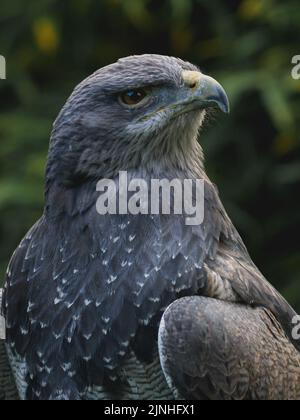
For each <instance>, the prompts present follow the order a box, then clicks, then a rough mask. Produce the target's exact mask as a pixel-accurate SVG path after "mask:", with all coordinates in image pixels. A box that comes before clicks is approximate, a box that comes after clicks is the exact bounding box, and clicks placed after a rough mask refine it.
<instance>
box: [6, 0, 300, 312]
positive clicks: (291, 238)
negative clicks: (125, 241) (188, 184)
mask: <svg viewBox="0 0 300 420" xmlns="http://www.w3.org/2000/svg"><path fill="white" fill-rule="evenodd" d="M0 27H1V33H0V54H1V55H4V56H5V57H6V60H7V80H5V81H4V80H0V98H1V100H0V176H1V180H0V279H2V278H3V276H4V272H5V268H6V266H7V263H8V260H9V258H10V256H11V254H12V252H13V251H14V249H15V247H16V246H17V245H18V243H19V241H20V239H21V238H22V237H23V235H24V234H25V232H26V231H27V230H28V229H29V228H30V226H31V225H32V224H33V223H34V221H35V220H36V219H37V218H39V217H40V215H41V213H42V209H43V174H44V166H45V161H46V154H47V147H48V142H49V133H50V130H51V126H52V123H53V120H54V118H55V117H56V115H57V113H58V111H59V110H60V108H61V106H62V105H63V103H64V101H65V100H66V98H67V97H68V95H69V94H70V92H71V90H72V89H73V87H74V85H76V84H77V83H78V82H79V81H81V80H82V79H83V78H85V77H86V76H88V75H89V74H90V73H91V72H93V71H94V70H96V69H97V68H99V67H101V66H103V65H106V64H108V63H110V62H112V61H115V60H116V59H117V58H119V57H121V56H126V55H129V54H139V53H149V52H151V53H161V54H168V55H175V56H180V57H181V58H184V59H187V60H190V61H192V62H194V63H196V64H198V65H200V66H201V68H202V69H203V71H205V72H207V73H209V74H211V75H212V76H214V77H216V78H218V79H219V80H220V81H221V82H222V83H223V85H224V86H225V88H226V90H227V91H228V94H229V96H230V99H231V103H232V113H231V116H230V117H229V118H228V117H223V116H220V117H219V116H218V117H217V118H216V119H214V120H212V121H211V122H210V123H209V124H208V125H207V127H206V130H205V134H204V135H203V136H202V139H201V142H202V143H203V147H204V150H205V152H206V156H207V169H208V172H209V175H210V177H211V178H212V179H213V180H214V181H215V182H216V183H217V184H218V186H219V189H220V192H221V195H222V199H223V201H224V203H225V205H226V208H227V209H228V212H229V214H230V216H231V217H232V219H233V220H234V222H235V224H236V225H237V227H238V228H239V231H240V232H241V234H242V236H243V237H244V239H245V242H246V243H247V246H248V247H249V250H250V252H251V254H252V256H253V258H254V260H255V261H256V263H257V264H258V265H259V267H260V268H261V270H262V271H263V272H264V274H265V275H266V276H267V277H268V279H269V280H270V281H271V282H272V283H273V284H275V286H276V287H278V288H279V289H280V291H282V293H283V294H284V295H285V297H286V298H287V299H288V300H289V301H290V302H291V303H292V304H293V305H295V306H296V309H297V310H299V311H300V247H299V227H300V200H299V194H300V141H299V140H300V139H299V131H300V80H298V81H296V80H293V79H292V77H291V70H292V64H291V60H292V57H293V56H294V55H297V54H300V4H299V0H284V1H282V0H226V1H224V0H160V1H157V0H156V1H154V0H63V1H62V0H39V1H34V0H28V1H24V0H1V15H0Z"/></svg>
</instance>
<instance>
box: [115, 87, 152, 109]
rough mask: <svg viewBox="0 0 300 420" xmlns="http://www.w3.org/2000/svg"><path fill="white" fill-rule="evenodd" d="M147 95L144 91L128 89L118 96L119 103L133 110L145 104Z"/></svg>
mask: <svg viewBox="0 0 300 420" xmlns="http://www.w3.org/2000/svg"><path fill="white" fill-rule="evenodd" d="M148 93H149V92H147V91H146V90H145V89H129V90H127V91H125V92H123V93H121V94H120V96H119V101H120V102H121V104H122V105H125V106H127V107H130V108H134V107H136V106H138V105H140V104H141V103H143V102H145V100H146V99H147V96H148Z"/></svg>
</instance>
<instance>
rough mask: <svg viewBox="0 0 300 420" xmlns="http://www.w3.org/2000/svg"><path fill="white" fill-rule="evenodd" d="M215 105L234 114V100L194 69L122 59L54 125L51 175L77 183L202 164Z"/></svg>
mask: <svg viewBox="0 0 300 420" xmlns="http://www.w3.org/2000/svg"><path fill="white" fill-rule="evenodd" d="M210 107H218V108H220V109H221V110H222V111H224V112H228V111H229V103H228V98H227V96H226V93H225V91H224V89H223V88H222V86H221V85H220V84H219V83H218V82H217V81H215V80H214V79H212V78H211V77H208V76H205V75H204V74H202V73H201V72H200V70H199V69H198V68H197V67H195V66H194V65H192V64H190V63H187V62H184V61H182V60H180V59H177V58H173V57H166V56H159V55H143V56H132V57H128V58H124V59H121V60H119V61H118V62H116V63H114V64H111V65H109V66H107V67H104V68H102V69H100V70H99V71H97V72H96V73H95V74H93V75H92V76H90V77H89V78H87V79H86V80H84V81H83V82H82V83H81V84H80V85H79V86H77V87H76V89H75V90H74V92H73V94H72V95H71V97H70V98H69V100H68V101H67V103H66V105H65V106H64V108H63V109H62V111H61V113H60V115H59V116H58V118H57V120H56V122H55V124H54V130H53V134H52V140H51V145H50V153H49V162H48V171H47V176H48V178H51V177H52V178H54V177H56V178H57V177H59V179H60V180H61V181H62V182H67V183H72V182H73V183H74V182H78V180H79V179H86V178H91V177H93V178H97V179H99V178H101V177H112V176H114V175H115V174H116V173H118V172H119V171H120V170H130V169H138V168H143V169H145V170H149V171H152V172H154V173H156V174H157V173H158V172H160V171H161V170H167V169H168V168H175V169H177V170H184V169H185V168H188V167H190V166H191V167H192V166H195V165H196V166H197V165H201V159H202V154H201V147H200V146H199V144H198V142H197V134H198V132H199V128H200V127H201V125H202V123H203V120H204V117H205V113H206V110H207V108H210Z"/></svg>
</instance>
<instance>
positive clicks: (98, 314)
mask: <svg viewBox="0 0 300 420" xmlns="http://www.w3.org/2000/svg"><path fill="white" fill-rule="evenodd" d="M140 88H143V89H145V91H146V92H147V95H148V97H149V99H148V100H147V101H146V102H145V103H141V105H139V106H136V107H131V108H130V107H127V106H124V105H123V104H121V103H120V94H122V93H123V92H126V91H128V90H130V89H140ZM216 105H218V106H219V107H220V108H221V109H223V110H226V109H227V107H228V103H227V99H226V95H225V93H224V91H223V89H222V88H221V87H220V86H219V85H218V84H217V82H215V81H213V80H212V79H209V78H205V77H204V76H202V75H201V73H199V70H198V68H197V67H195V66H193V65H191V64H189V63H185V62H183V61H182V60H179V59H175V58H170V57H162V56H154V55H146V56H137V57H129V58H126V59H122V60H120V61H119V62H117V63H115V64H112V65H110V66H108V67H105V68H103V69H100V70H99V71H98V72H96V73H95V74H94V75H92V76H91V77H90V78H88V79H86V80H85V81H84V82H82V83H81V84H80V85H79V86H78V87H77V88H76V89H75V91H74V92H73V94H72V96H71V97H70V99H69V100H68V101H67V103H66V105H65V107H64V108H63V110H62V111H61V113H60V115H59V117H58V119H57V120H56V122H55V124H54V128H53V133H52V137H51V143H50V150H49V157H48V164H47V171H46V193H45V211H44V214H43V216H42V218H41V219H40V220H39V221H38V222H37V223H36V225H35V226H34V227H33V228H32V229H31V231H30V232H29V233H28V235H27V236H26V237H25V239H24V240H23V241H22V242H21V244H20V246H19V248H18V249H17V250H16V252H15V254H14V256H13V258H12V260H11V263H10V265H9V269H8V272H7V278H6V286H5V294H4V305H3V312H4V316H5V318H6V327H7V340H6V347H7V351H8V355H9V358H10V363H11V366H12V369H13V372H14V374H15V377H16V379H17V386H18V389H19V393H20V396H21V397H22V398H26V399H93V398H102V399H114V398H115V399H120V398H124V399H126V398H137V399H141V398H145V399H154V398H159V395H160V396H163V397H164V398H166V399H172V398H174V399H175V398H177V397H178V390H179V394H182V395H184V397H185V398H187V399H189V398H193V397H197V398H198V397H199V398H210V397H212V398H216V397H220V398H223V397H227V395H228V394H227V391H226V390H224V393H220V392H218V391H216V392H211V391H209V392H208V391H207V389H206V388H205V387H203V386H202V384H203V381H202V379H203V372H204V370H203V369H205V367H207V371H208V374H210V372H209V370H210V367H211V364H210V360H208V362H207V364H206V365H205V366H203V368H201V363H202V353H201V351H202V350H201V346H200V347H199V341H198V339H199V337H203V339H204V342H203V345H206V346H207V347H209V346H211V347H210V353H209V356H207V357H208V358H209V357H210V356H211V357H214V356H213V355H214V345H215V343H217V344H218V350H220V351H221V352H222V345H226V346H227V342H229V344H230V345H231V349H232V351H231V350H230V352H229V353H225V355H224V358H225V359H224V360H222V361H221V362H220V365H219V366H218V365H216V366H215V368H216V372H217V373H216V374H212V381H216V384H213V385H214V387H215V388H216V389H217V390H219V387H220V386H221V384H220V383H219V382H218V381H219V380H220V381H223V380H224V377H222V375H221V376H220V373H218V369H221V372H222V369H223V365H224V363H225V364H226V366H227V361H226V357H227V354H228V355H229V356H228V357H231V356H232V357H236V359H237V360H239V358H240V359H241V360H242V359H243V358H246V359H247V354H246V353H245V352H244V351H243V347H241V348H239V346H241V344H242V343H241V340H242V339H241V338H240V333H241V331H242V332H244V330H245V325H246V324H247V323H253V325H249V330H250V331H251V334H252V332H253V336H252V335H251V336H250V338H251V337H253V339H249V345H250V346H253V349H259V350H260V351H261V352H262V355H261V358H260V359H259V360H258V361H257V363H258V364H260V363H265V360H266V358H265V357H264V354H265V352H266V351H269V349H268V347H267V346H264V347H262V346H261V345H260V337H261V336H264V340H267V342H268V343H269V347H270V351H271V350H272V348H273V346H272V344H273V341H276V344H277V343H279V344H278V346H279V347H280V349H281V352H280V351H279V352H278V355H277V357H278V358H279V359H280V360H281V358H282V357H285V350H286V352H290V353H289V354H291V357H292V358H293V361H295V365H296V364H297V363H298V362H296V361H297V360H298V359H297V358H298V352H297V351H296V349H295V347H294V346H293V344H292V341H291V340H292V339H291V320H292V317H293V316H294V315H295V313H294V311H293V310H292V308H291V307H290V306H289V305H288V304H287V303H286V301H285V300H284V299H283V298H282V297H281V296H280V295H279V293H278V292H277V291H276V290H275V289H274V288H273V287H272V286H271V285H270V284H269V283H268V282H267V281H266V280H265V279H264V277H263V276H262V274H261V273H260V272H259V271H258V270H257V268H256V267H255V266H254V264H253V263H252V261H251V259H250V257H249V255H248V253H247V250H246V248H245V246H244V244H243V242H242V240H241V238H240V236H239V235H238V233H237V232H236V230H235V228H234V226H233V225H232V223H231V221H230V219H229V218H228V216H227V214H226V212H225V210H224V208H223V206H222V204H221V202H220V199H219V196H218V193H217V190H216V188H215V186H214V185H213V184H212V183H211V181H210V180H209V179H208V177H207V175H206V174H205V170H204V164H203V153H202V149H201V147H200V144H199V142H198V131H199V128H200V127H201V125H202V122H203V120H204V117H205V109H206V108H207V107H210V106H216ZM124 170H126V171H128V174H129V177H130V178H132V179H133V178H142V179H144V180H146V181H147V182H148V184H149V183H150V182H151V179H153V178H154V179H164V178H166V179H169V180H171V179H173V178H178V179H180V180H182V181H183V180H184V179H186V178H192V179H196V178H198V179H203V180H204V183H205V215H204V222H203V223H202V224H201V225H199V226H187V225H186V224H185V215H172V214H171V215H141V214H140V215H137V216H134V215H105V216H100V215H99V214H98V213H97V211H96V201H97V198H98V196H99V194H98V193H97V191H96V185H97V182H98V181H99V180H100V179H103V178H111V179H114V180H115V181H117V180H118V176H119V171H124ZM197 295H198V296H202V298H201V300H199V301H197V300H195V299H196V298H191V300H184V301H179V302H178V305H179V306H174V307H173V306H171V307H169V305H171V304H172V303H173V302H174V301H176V300H178V299H180V298H183V297H189V296H197ZM205 297H207V298H209V299H206V298H205ZM211 298H214V299H218V300H220V301H228V302H230V303H223V302H222V303H219V306H218V305H216V307H215V308H213V307H212V306H211V305H213V303H211V302H215V301H211ZM199 299H200V298H199ZM182 302H184V304H182ZM214 304H215V303H214ZM167 307H169V308H168V310H167V312H166V313H165V315H164V318H163V323H162V325H161V330H160V331H161V333H160V347H159V351H160V354H159V353H158V344H157V338H158V328H159V324H160V320H161V318H162V315H163V314H164V311H165V310H166V308H167ZM260 307H262V308H264V309H252V308H260ZM178 308H180V312H181V316H182V318H181V317H177V312H178ZM194 308H196V309H197V311H196V312H195V319H194V317H193V315H192V313H193V309H194ZM207 308H208V309H207ZM212 309H214V310H216V311H217V312H216V314H215V317H212V323H219V324H218V328H217V329H216V330H215V329H214V328H212V330H211V331H208V332H209V333H210V334H215V335H216V337H214V336H213V337H212V339H211V341H209V340H210V339H209V337H207V336H206V335H205V334H204V333H203V331H202V329H201V327H202V325H198V324H199V323H198V320H199V319H200V320H201V317H202V318H203V319H204V321H205V322H206V320H207V319H208V317H209V316H210V315H211V314H212V313H214V311H213V310H212ZM210 311H211V312H210ZM218 311H219V312H218ZM224 311H227V312H229V313H231V314H232V315H231V316H232V318H231V319H229V321H230V322H228V323H226V322H225V321H224V335H223V336H222V335H220V334H219V331H220V322H221V320H220V318H219V317H218V316H221V319H222V314H223V312H224ZM196 313H197V314H198V315H197V317H196ZM248 313H250V314H252V313H253V315H251V316H248ZM174 314H175V315H174ZM173 316H175V318H174V317H173ZM189 317H190V318H189ZM177 319H178V322H177V321H176V320H177ZM272 319H273V320H274V322H273V323H271V324H270V322H271V321H270V320H272ZM275 320H276V321H275ZM175 321H176V322H175ZM174 322H175V323H174ZM181 322H182V323H181ZM231 322H232V323H236V329H235V328H232V329H231V326H230V323H231ZM173 324H174V325H173ZM190 324H191V325H192V327H193V329H192V330H191V334H188V332H189V328H188V325H190ZM200 324H201V322H200ZM208 325H210V324H208ZM268 325H270V326H269V327H268ZM264 328H268V331H271V330H272V328H275V331H276V333H277V332H278V331H279V330H280V332H278V334H279V339H278V335H275V336H274V334H271V333H270V335H269V337H268V336H267V338H266V336H265V335H264V331H263V329H264ZM221 329H222V328H221ZM169 330H171V331H174V335H171V337H170V336H169ZM182 332H184V334H182ZM206 332H207V331H206ZM285 334H286V336H288V337H289V339H288V338H287V337H286V336H285ZM178 340H179V342H180V343H182V340H183V341H184V342H183V343H182V346H183V348H184V353H183V354H181V353H180V352H179V353H178V352H177V350H176V349H177V341H178ZM263 342H264V341H262V343H263ZM206 343H208V344H206ZM294 345H295V346H297V348H298V349H299V343H294ZM193 349H195V351H193ZM226 349H227V347H226ZM267 349H268V350H267ZM191 352H192V353H191ZM186 357H189V360H190V366H191V367H193V366H194V367H195V369H194V368H193V369H192V371H191V369H190V370H189V369H188V368H187V367H186V362H187V358H186ZM252 357H253V352H249V359H248V360H247V363H248V365H247V366H251V363H252V361H253V358H252ZM159 358H161V362H162V365H163V368H164V370H162V369H160V368H159V366H160V360H159ZM274 360H275V359H274ZM212 363H215V361H214V360H213V359H212ZM216 363H217V362H216ZM174 366H176V367H177V368H178V375H177V373H176V372H174ZM277 366H278V369H279V370H281V371H282V370H283V369H284V368H285V365H284V363H283V362H282V363H278V364H277ZM198 367H199V369H200V370H199V372H198V370H197V368H198ZM249 369H250V367H249ZM258 369H259V368H258ZM164 372H165V374H166V378H167V380H166V379H165V377H164V374H163V373H164ZM265 372H267V373H266V375H267V374H268V372H269V371H268V369H267V370H266V371H265ZM234 374H235V375H236V376H237V379H235V380H237V381H239V375H242V374H244V371H243V372H239V371H238V370H237V371H236V372H235V373H234ZM251 374H253V376H255V377H256V371H255V370H254V369H253V372H251ZM190 375H192V376H193V375H196V377H195V378H193V380H194V381H195V383H192V385H191V380H190V378H189V376H190ZM272 375H273V376H272ZM272 375H270V376H269V382H264V381H263V380H262V378H261V377H260V376H258V377H257V380H258V384H257V387H258V388H257V389H254V388H253V389H252V388H251V387H252V385H253V381H252V380H251V381H249V386H248V388H247V386H246V385H245V388H247V392H245V393H243V392H238V393H237V395H238V396H241V397H249V396H251V397H255V396H256V397H259V396H262V397H264V396H274V395H275V393H274V392H273V388H274V387H277V382H276V381H277V377H278V376H280V375H282V372H279V373H278V375H277V376H276V375H275V374H272ZM293 375H294V376H293ZM293 375H292V374H291V375H290V376H289V378H292V379H293V381H294V383H295V382H297V384H298V381H299V374H298V370H297V369H294V371H293ZM236 376H235V377H236ZM280 377H281V376H280ZM170 378H171V379H172V380H170ZM230 378H231V376H230V375H229V380H230ZM198 379H199V381H198ZM254 379H255V378H254ZM167 381H168V382H167ZM241 381H242V382H243V381H244V379H243V380H242V379H241ZM171 382H172V387H171V388H169V387H168V383H171ZM243 383H244V382H243ZM266 383H267V385H266ZM266 386H267V387H268V389H267V390H266V391H265V392H263V391H260V387H261V388H264V389H265V387H266ZM297 386H298V385H297ZM297 386H296V385H295V389H298V388H297ZM198 388H199V389H198ZM243 389H244V388H243ZM289 389H290V388H289ZM158 390H160V392H159V393H158ZM283 392H284V391H282V393H281V394H280V395H281V396H282V397H286V396H289V395H293V396H295V395H296V393H294V394H292V392H291V393H289V391H286V392H287V394H284V395H283ZM1 393H2V390H1V387H0V395H1ZM158 394H159V395H158ZM229 394H230V392H229ZM230 395H232V394H230Z"/></svg>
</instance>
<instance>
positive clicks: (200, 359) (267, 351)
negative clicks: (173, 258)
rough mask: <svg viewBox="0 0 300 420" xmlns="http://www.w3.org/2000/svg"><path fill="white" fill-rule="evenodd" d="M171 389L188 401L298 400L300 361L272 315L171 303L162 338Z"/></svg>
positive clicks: (215, 303) (201, 301)
mask: <svg viewBox="0 0 300 420" xmlns="http://www.w3.org/2000/svg"><path fill="white" fill-rule="evenodd" d="M159 342H160V343H159V344H160V345H159V347H160V357H161V363H162V366H163V369H164V372H165V375H166V378H167V379H168V382H169V384H170V386H171V387H172V388H173V389H175V390H176V391H177V393H178V394H179V396H181V397H183V398H186V399H190V400H191V399H197V400H202V399H210V400H247V399H251V400H276V399H279V400H291V399H300V355H299V353H298V352H297V350H296V349H295V347H294V346H293V345H292V344H291V342H290V341H289V339H288V338H287V336H286V334H285V333H284V331H283V329H282V327H281V325H280V324H279V323H278V321H277V320H276V318H275V317H274V316H273V315H272V313H271V312H270V311H268V310H266V309H264V308H251V307H247V306H243V305H239V304H236V303H229V302H223V301H220V300H215V299H210V298H204V297H191V298H183V299H180V300H178V301H176V302H175V303H173V304H172V305H171V306H170V307H169V308H168V309H167V310H166V312H165V314H164V316H163V319H162V322H161V326H160V332H159Z"/></svg>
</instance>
